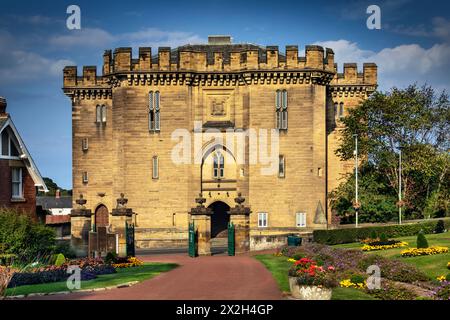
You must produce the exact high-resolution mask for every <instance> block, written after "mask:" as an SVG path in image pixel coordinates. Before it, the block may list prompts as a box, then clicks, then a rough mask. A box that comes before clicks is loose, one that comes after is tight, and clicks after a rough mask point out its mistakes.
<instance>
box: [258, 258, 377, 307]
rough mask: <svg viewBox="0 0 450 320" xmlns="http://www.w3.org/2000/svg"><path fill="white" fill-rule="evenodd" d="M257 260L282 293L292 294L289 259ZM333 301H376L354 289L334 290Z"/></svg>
mask: <svg viewBox="0 0 450 320" xmlns="http://www.w3.org/2000/svg"><path fill="white" fill-rule="evenodd" d="M255 258H256V259H257V260H259V261H261V263H262V264H264V266H265V267H266V268H267V269H268V270H269V271H270V272H271V273H272V275H273V277H274V278H275V280H276V282H277V283H278V286H279V288H280V290H281V291H283V292H290V289H289V280H288V269H289V267H290V266H291V263H290V262H288V261H287V259H288V258H286V257H284V256H282V257H276V256H274V255H271V254H262V255H256V256H255ZM332 299H333V300H375V298H373V297H372V296H370V295H368V294H366V293H365V292H363V291H361V290H358V289H352V288H334V289H333V296H332Z"/></svg>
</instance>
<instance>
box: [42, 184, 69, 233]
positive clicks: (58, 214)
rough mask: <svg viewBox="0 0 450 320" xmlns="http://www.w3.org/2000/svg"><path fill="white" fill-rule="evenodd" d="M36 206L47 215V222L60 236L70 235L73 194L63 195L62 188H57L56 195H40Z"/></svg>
mask: <svg viewBox="0 0 450 320" xmlns="http://www.w3.org/2000/svg"><path fill="white" fill-rule="evenodd" d="M36 207H37V211H38V212H40V213H42V215H43V216H45V224H46V225H48V226H50V227H52V228H54V229H55V231H56V236H57V237H58V238H65V237H69V236H70V211H71V210H72V197H71V196H61V192H60V190H56V195H55V196H54V197H50V196H38V197H37V198H36Z"/></svg>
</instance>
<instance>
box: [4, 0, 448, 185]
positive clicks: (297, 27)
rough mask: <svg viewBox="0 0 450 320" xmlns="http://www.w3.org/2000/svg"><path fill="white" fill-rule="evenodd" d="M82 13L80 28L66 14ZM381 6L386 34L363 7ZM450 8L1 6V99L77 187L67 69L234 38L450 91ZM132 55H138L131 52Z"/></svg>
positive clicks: (385, 82) (60, 175)
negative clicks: (106, 57)
mask: <svg viewBox="0 0 450 320" xmlns="http://www.w3.org/2000/svg"><path fill="white" fill-rule="evenodd" d="M71 4H76V5H78V6H79V7H80V8H81V28H82V29H81V30H68V29H67V28H66V19H67V17H68V15H67V14H66V8H67V7H68V6H69V5H71ZM371 4H376V5H378V6H380V8H381V20H382V28H381V30H369V29H367V27H366V20H367V17H368V15H367V14H366V8H367V7H368V6H369V5H371ZM449 12H450V2H448V1H432V2H430V1H412V0H384V1H359V0H355V1H321V0H316V1H311V0H309V1H283V0H280V1H232V0H228V1H215V0H209V1H186V0H185V1H176V0H172V1H170V2H166V1H151V2H150V1H132V0H129V1H126V2H124V1H120V2H115V1H18V0H15V1H8V0H6V1H5V0H2V2H1V3H0V96H5V97H6V98H7V100H8V112H9V113H10V114H11V115H12V117H13V121H14V123H15V124H16V126H17V127H18V129H19V131H20V133H21V135H22V137H23V139H24V140H25V142H26V144H27V146H28V149H29V150H30V152H31V154H32V156H33V158H34V160H35V162H36V164H37V165H38V167H39V169H40V171H41V173H42V175H43V176H48V177H51V178H53V179H54V180H55V181H56V182H57V183H58V184H59V185H61V186H63V187H65V188H71V185H72V174H71V134H72V132H71V104H70V101H69V99H68V98H67V97H65V96H64V94H63V93H62V90H61V86H62V68H63V67H64V66H65V65H78V68H79V73H81V67H82V66H83V65H97V66H98V68H97V69H98V70H101V63H102V54H103V50H105V49H113V48H115V47H120V46H131V47H133V48H137V47H139V46H151V47H153V48H154V50H157V49H156V48H157V47H158V46H172V47H176V46H178V45H182V44H186V43H202V42H205V41H206V39H207V37H208V35H210V34H229V35H231V36H232V37H233V39H234V42H250V43H257V44H261V45H278V46H279V47H280V49H281V50H284V46H285V45H290V44H297V45H299V47H300V49H301V50H302V49H303V48H304V46H305V45H306V44H321V45H324V46H327V47H331V48H333V49H334V51H335V54H336V60H337V62H338V63H339V64H340V65H339V71H342V63H343V62H358V63H360V64H361V63H362V62H376V63H377V64H378V65H379V85H380V86H379V88H380V89H381V90H387V89H389V88H390V87H392V86H398V87H404V86H405V85H407V84H409V83H413V82H417V83H419V84H423V83H425V82H426V83H428V84H431V85H433V86H434V87H435V88H437V89H439V90H447V91H450V90H449V89H450V75H449V74H448V72H449V70H450V13H449ZM135 56H136V54H135Z"/></svg>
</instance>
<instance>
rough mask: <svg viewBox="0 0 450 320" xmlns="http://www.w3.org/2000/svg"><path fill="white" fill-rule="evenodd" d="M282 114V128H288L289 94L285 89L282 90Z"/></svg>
mask: <svg viewBox="0 0 450 320" xmlns="http://www.w3.org/2000/svg"><path fill="white" fill-rule="evenodd" d="M281 107H282V111H281V113H282V116H281V129H283V130H287V128H288V110H287V109H288V96H287V91H286V90H283V92H282V105H281Z"/></svg>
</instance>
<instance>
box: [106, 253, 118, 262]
mask: <svg viewBox="0 0 450 320" xmlns="http://www.w3.org/2000/svg"><path fill="white" fill-rule="evenodd" d="M116 260H117V253H115V252H112V251H110V252H108V253H107V254H106V257H105V263H108V264H113V263H115V262H116Z"/></svg>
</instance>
